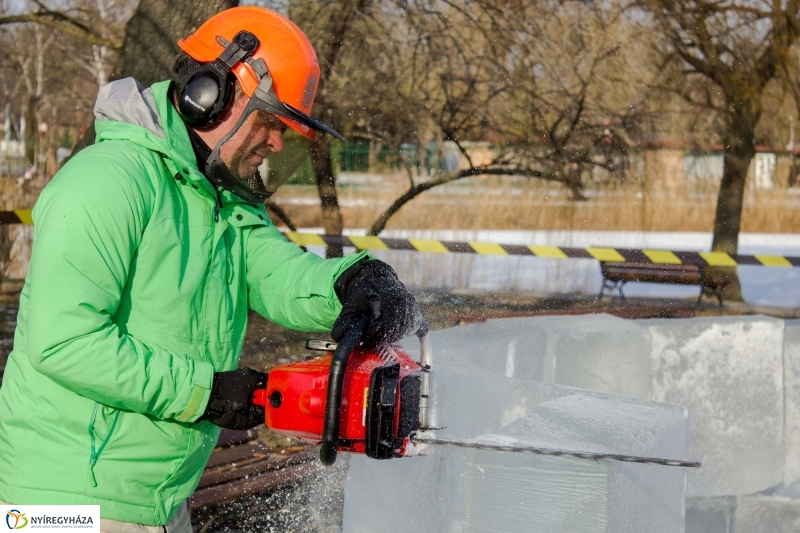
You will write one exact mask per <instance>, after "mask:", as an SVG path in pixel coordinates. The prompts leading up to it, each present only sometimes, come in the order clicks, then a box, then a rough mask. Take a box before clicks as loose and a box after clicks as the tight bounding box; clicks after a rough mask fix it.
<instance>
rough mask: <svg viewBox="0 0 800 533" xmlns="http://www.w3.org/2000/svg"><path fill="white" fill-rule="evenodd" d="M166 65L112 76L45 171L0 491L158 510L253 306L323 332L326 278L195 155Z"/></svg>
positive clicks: (343, 262)
mask: <svg viewBox="0 0 800 533" xmlns="http://www.w3.org/2000/svg"><path fill="white" fill-rule="evenodd" d="M168 86H169V83H168V82H162V83H157V84H155V85H153V86H152V87H151V88H150V89H147V90H144V88H143V87H141V85H139V84H138V83H137V82H135V81H134V80H133V79H131V78H128V79H124V80H120V81H117V82H114V83H111V84H109V85H107V86H106V87H104V88H103V89H102V90H101V91H100V94H99V95H98V102H97V104H96V106H95V115H96V117H97V119H98V120H97V122H96V127H97V143H96V144H95V145H93V146H91V147H89V148H87V149H85V150H83V151H82V152H80V153H79V154H78V155H77V156H75V157H74V158H73V159H72V160H71V161H70V162H69V163H68V164H67V165H65V166H64V168H63V169H62V170H61V171H60V172H59V173H58V174H57V175H56V176H55V178H54V179H53V181H52V182H51V183H50V184H48V185H47V187H45V189H44V190H43V191H42V194H41V196H40V198H39V200H38V202H37V203H36V207H35V208H34V210H33V220H34V225H35V230H34V245H33V252H32V256H31V262H30V271H29V273H28V277H27V279H26V281H25V287H24V289H23V291H22V295H21V298H20V308H19V316H18V322H17V329H16V333H15V336H14V350H13V352H12V353H11V355H10V357H9V360H8V363H7V366H6V370H5V375H4V378H3V386H2V388H1V389H0V500H3V501H7V502H12V503H15V504H99V505H100V509H101V516H102V517H104V518H111V519H114V520H121V521H126V522H137V523H141V524H147V525H162V524H166V523H167V522H168V521H169V520H170V518H171V517H172V516H173V514H174V512H175V511H176V509H177V508H178V506H179V505H180V504H181V502H183V501H184V500H186V498H188V497H189V496H190V495H191V494H192V492H193V491H194V489H195V487H196V486H197V483H198V481H199V479H200V475H201V473H202V471H203V467H204V466H205V464H206V461H207V460H208V456H209V454H210V453H211V450H212V449H213V448H214V445H215V443H216V442H217V437H218V435H219V428H217V427H216V426H214V425H212V424H211V423H210V422H196V420H197V418H198V417H199V416H200V415H201V414H202V413H203V411H204V409H205V406H206V403H207V402H208V398H209V389H210V387H211V382H212V376H213V374H214V372H218V371H225V370H231V369H234V368H236V366H237V364H238V361H239V354H240V352H241V349H242V344H243V342H244V337H245V328H246V325H247V312H248V307H250V308H252V309H254V310H255V311H256V312H258V313H259V314H261V315H263V316H264V317H266V318H267V319H269V320H271V321H273V322H276V323H278V324H280V325H282V326H286V327H289V328H293V329H300V330H305V331H320V332H322V331H329V330H330V328H331V326H332V324H333V322H334V320H335V319H336V317H337V316H338V314H339V312H340V310H341V304H340V303H339V301H338V299H337V297H336V295H335V293H334V290H333V283H334V281H335V280H336V278H337V277H338V276H339V275H340V274H341V273H342V272H343V271H344V270H345V269H347V268H348V267H349V266H350V265H352V264H353V263H355V262H356V261H358V260H359V259H361V258H362V257H363V255H362V254H357V255H351V256H348V257H346V258H344V259H321V258H319V257H317V256H315V255H313V254H310V253H305V252H303V251H302V250H301V249H300V248H298V247H297V246H295V245H294V244H292V243H290V242H288V241H286V240H285V239H284V238H283V237H282V236H281V235H280V233H279V232H278V230H277V229H276V228H275V227H274V226H273V225H272V224H271V223H270V222H269V219H268V218H267V214H266V212H265V210H264V207H263V206H260V205H250V204H247V203H244V202H243V201H241V200H240V199H238V198H237V197H236V196H233V195H231V194H228V193H223V196H222V198H223V205H222V208H221V209H220V210H219V213H218V216H216V213H215V198H216V193H215V191H214V189H213V187H211V186H210V184H209V183H208V181H207V180H206V178H205V177H204V176H203V175H202V174H200V172H199V171H198V170H197V165H196V162H195V157H194V152H193V151H192V147H191V144H190V140H189V136H188V134H187V132H186V128H185V126H184V124H183V122H182V121H181V120H180V117H179V116H178V115H177V113H176V111H175V110H174V108H173V107H172V105H171V104H170V103H169V101H168Z"/></svg>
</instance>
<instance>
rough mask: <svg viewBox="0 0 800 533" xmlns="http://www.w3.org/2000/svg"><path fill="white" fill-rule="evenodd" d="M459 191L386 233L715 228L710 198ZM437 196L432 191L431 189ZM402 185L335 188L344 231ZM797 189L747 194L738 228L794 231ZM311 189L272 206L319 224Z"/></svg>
mask: <svg viewBox="0 0 800 533" xmlns="http://www.w3.org/2000/svg"><path fill="white" fill-rule="evenodd" d="M490 185H491V184H488V186H478V185H475V186H472V187H467V186H459V187H450V188H449V189H444V188H442V189H441V190H439V191H436V190H435V189H434V190H433V191H430V192H427V193H424V194H423V195H421V196H419V197H417V198H416V199H414V200H413V201H411V202H410V203H408V204H406V205H405V206H404V207H403V208H402V209H401V210H400V211H399V212H398V213H396V214H395V215H394V217H392V218H391V219H390V221H389V224H388V226H387V228H390V229H467V230H470V229H473V230H474V229H518V230H627V231H701V232H707V231H711V230H712V229H713V223H714V215H715V210H716V195H715V194H714V193H692V192H689V191H652V192H643V191H640V190H636V189H633V188H628V189H625V188H621V189H615V190H594V191H592V190H590V191H587V195H588V196H589V200H588V201H585V202H571V201H569V200H568V198H567V196H566V193H565V192H564V191H561V190H558V189H556V188H554V187H550V188H546V187H543V186H526V187H512V186H508V185H506V186H499V187H492V186H490ZM434 191H435V192H434ZM402 192H403V189H402V183H401V182H400V183H396V184H394V185H393V184H387V186H386V187H385V189H384V190H376V189H375V188H356V187H345V188H341V189H340V196H339V197H340V201H341V207H342V216H343V217H344V222H345V226H346V227H349V228H369V227H370V226H371V225H372V223H373V222H374V221H375V219H376V218H377V217H378V216H379V215H380V213H381V212H382V211H383V210H384V209H385V208H386V207H387V206H389V205H390V203H391V202H392V201H393V199H394V198H396V197H397V196H399V195H400V194H402ZM798 193H800V190H797V189H795V190H792V189H781V190H775V191H758V192H755V191H748V193H747V194H746V198H745V207H744V212H743V214H742V231H744V232H750V233H795V232H798V231H800V194H798ZM315 198H316V190H315V189H314V188H313V187H289V188H286V189H285V190H282V191H280V192H279V194H278V195H276V197H275V200H276V202H277V203H278V204H279V205H281V206H282V207H283V208H284V209H285V210H286V211H287V212H288V213H289V215H290V217H291V218H292V220H293V221H294V223H295V224H296V225H297V226H298V227H319V226H321V225H322V220H321V218H320V210H319V205H318V204H314V203H313V202H315Z"/></svg>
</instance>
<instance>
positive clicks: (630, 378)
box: [403, 314, 650, 398]
mask: <svg viewBox="0 0 800 533" xmlns="http://www.w3.org/2000/svg"><path fill="white" fill-rule="evenodd" d="M430 339H431V343H432V345H433V353H434V355H435V357H436V362H435V365H436V366H435V368H434V371H436V370H437V369H438V368H440V365H444V367H445V368H448V369H452V370H459V371H462V372H466V373H472V374H474V373H481V374H486V375H490V376H495V377H505V378H511V379H524V380H534V381H543V382H546V383H558V384H560V385H569V386H571V387H578V388H582V389H589V390H595V391H599V392H608V393H611V394H621V395H624V396H633V397H637V398H647V397H648V394H649V386H650V335H649V333H648V332H647V330H646V329H645V328H643V327H641V326H640V325H638V324H636V323H635V322H631V321H627V320H623V319H621V318H617V317H614V316H611V315H606V314H597V315H582V316H555V317H552V316H548V317H522V318H510V319H497V320H487V321H486V322H481V323H478V324H470V325H466V326H459V327H456V328H452V329H447V330H441V331H435V332H432V333H431V334H430ZM403 344H404V347H405V348H407V349H408V350H409V351H413V350H415V349H416V346H415V344H416V342H415V341H414V340H407V341H406V342H404V343H403ZM414 353H416V352H414Z"/></svg>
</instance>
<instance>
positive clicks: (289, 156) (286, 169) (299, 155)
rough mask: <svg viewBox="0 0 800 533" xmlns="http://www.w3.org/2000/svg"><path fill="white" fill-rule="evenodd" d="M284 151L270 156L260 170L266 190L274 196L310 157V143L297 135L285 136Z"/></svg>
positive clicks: (286, 134) (289, 134)
mask: <svg viewBox="0 0 800 533" xmlns="http://www.w3.org/2000/svg"><path fill="white" fill-rule="evenodd" d="M283 141H284V143H283V150H281V151H280V152H275V153H272V154H269V156H268V157H267V158H266V159H265V160H264V163H263V164H262V165H261V168H259V171H260V173H261V178H262V181H263V183H264V188H265V189H266V191H267V192H268V193H270V194H274V193H275V191H277V190H278V187H280V186H281V185H283V184H284V183H286V182H287V181H289V179H290V178H291V177H292V176H293V175H294V174H295V173H296V172H297V170H298V169H299V168H300V167H301V166H302V165H303V163H304V162H305V161H306V160H307V159H308V158H309V157H310V155H311V151H310V146H309V144H310V141H309V140H308V139H307V138H305V137H302V136H300V135H299V134H296V133H285V134H284V135H283Z"/></svg>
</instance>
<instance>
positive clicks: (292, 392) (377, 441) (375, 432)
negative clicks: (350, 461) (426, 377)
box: [254, 346, 422, 459]
mask: <svg viewBox="0 0 800 533" xmlns="http://www.w3.org/2000/svg"><path fill="white" fill-rule="evenodd" d="M332 358H333V354H332V353H331V352H328V353H327V355H325V356H323V357H318V358H313V359H308V360H306V361H300V362H296V363H290V364H286V365H281V366H278V367H275V368H273V369H272V370H271V371H270V373H269V380H268V383H267V388H266V389H264V390H263V391H258V392H257V395H256V398H255V399H254V402H255V403H257V404H259V405H263V406H264V410H265V413H266V414H265V422H266V425H267V427H269V428H270V429H272V430H273V431H275V432H276V433H279V434H282V435H286V436H289V437H294V438H297V439H300V440H303V441H305V442H309V443H312V444H319V443H320V442H321V441H322V435H323V427H324V420H325V411H326V397H327V393H328V379H329V372H330V368H331V363H332ZM421 383H422V369H421V367H420V365H419V364H418V363H417V362H416V361H414V360H413V359H411V357H409V356H408V354H406V353H405V352H404V351H403V350H402V349H400V348H398V347H395V346H392V347H385V348H381V349H380V352H378V351H362V350H355V351H353V352H352V353H351V355H350V358H349V360H348V361H347V365H346V367H345V372H344V380H343V383H342V401H341V404H340V405H339V434H338V450H340V451H347V452H355V453H364V454H366V455H367V456H369V457H372V458H375V459H390V458H392V457H401V456H403V455H404V454H405V450H406V447H407V446H408V437H409V435H410V434H411V433H412V432H413V431H416V430H417V429H418V427H419V419H420V412H419V411H420V398H421Z"/></svg>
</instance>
